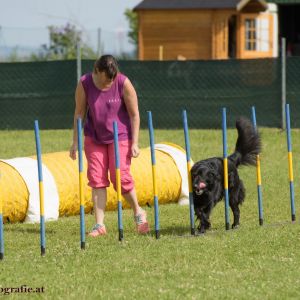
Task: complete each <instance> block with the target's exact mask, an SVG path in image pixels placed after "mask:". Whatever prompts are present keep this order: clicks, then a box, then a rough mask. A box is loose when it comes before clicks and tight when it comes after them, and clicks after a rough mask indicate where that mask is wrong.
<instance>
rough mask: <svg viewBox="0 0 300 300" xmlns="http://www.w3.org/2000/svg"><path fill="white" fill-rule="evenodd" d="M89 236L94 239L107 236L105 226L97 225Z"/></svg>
mask: <svg viewBox="0 0 300 300" xmlns="http://www.w3.org/2000/svg"><path fill="white" fill-rule="evenodd" d="M88 235H89V236H92V237H97V236H99V235H106V228H105V225H100V224H96V225H95V226H94V227H93V229H92V231H91V232H90V233H89V234H88Z"/></svg>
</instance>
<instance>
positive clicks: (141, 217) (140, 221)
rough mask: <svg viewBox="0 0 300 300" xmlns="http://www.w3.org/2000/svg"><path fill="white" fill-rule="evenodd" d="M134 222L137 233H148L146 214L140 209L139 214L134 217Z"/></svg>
mask: <svg viewBox="0 0 300 300" xmlns="http://www.w3.org/2000/svg"><path fill="white" fill-rule="evenodd" d="M134 221H135V223H136V230H137V232H138V233H141V234H146V233H148V232H149V231H150V228H149V224H148V221H147V214H146V212H145V211H144V210H143V209H140V212H139V214H137V215H136V216H134Z"/></svg>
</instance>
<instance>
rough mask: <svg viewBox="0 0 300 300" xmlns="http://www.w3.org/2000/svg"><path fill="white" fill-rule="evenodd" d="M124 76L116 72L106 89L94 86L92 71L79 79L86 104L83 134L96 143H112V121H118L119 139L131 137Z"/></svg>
mask: <svg viewBox="0 0 300 300" xmlns="http://www.w3.org/2000/svg"><path fill="white" fill-rule="evenodd" d="M126 78H127V77H126V76H125V75H123V74H121V73H118V74H117V76H116V78H115V80H114V82H113V84H112V86H111V87H110V88H109V89H108V90H100V89H99V88H97V87H96V85H95V84H94V81H93V78H92V73H88V74H85V75H83V76H82V77H81V79H80V80H81V83H82V85H83V88H84V92H85V96H86V100H87V104H88V112H87V118H86V121H85V124H84V135H85V136H90V137H92V138H93V140H94V142H96V143H98V144H110V143H113V141H114V133H113V121H117V123H118V133H119V140H120V141H124V140H130V139H131V126H130V118H129V115H128V111H127V109H126V105H125V102H124V98H123V87H124V82H125V80H126Z"/></svg>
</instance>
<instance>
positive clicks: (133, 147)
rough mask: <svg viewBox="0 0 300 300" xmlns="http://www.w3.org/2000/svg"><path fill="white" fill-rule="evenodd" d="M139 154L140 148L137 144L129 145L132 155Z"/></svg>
mask: <svg viewBox="0 0 300 300" xmlns="http://www.w3.org/2000/svg"><path fill="white" fill-rule="evenodd" d="M139 154H140V148H139V146H138V144H132V145H131V155H132V157H138V156H139Z"/></svg>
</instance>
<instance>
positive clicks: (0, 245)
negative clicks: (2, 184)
mask: <svg viewBox="0 0 300 300" xmlns="http://www.w3.org/2000/svg"><path fill="white" fill-rule="evenodd" d="M0 180H1V174H0ZM3 258H4V234H3V203H2V198H0V260H2V259H3Z"/></svg>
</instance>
